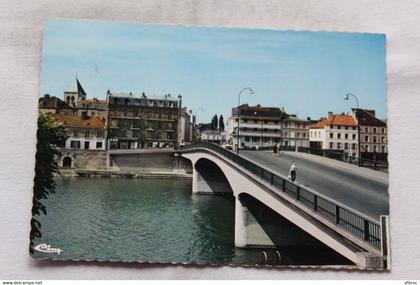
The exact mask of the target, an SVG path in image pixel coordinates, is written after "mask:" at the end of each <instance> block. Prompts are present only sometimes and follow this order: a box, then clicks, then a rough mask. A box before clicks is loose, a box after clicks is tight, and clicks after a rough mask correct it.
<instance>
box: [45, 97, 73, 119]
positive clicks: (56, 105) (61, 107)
mask: <svg viewBox="0 0 420 285" xmlns="http://www.w3.org/2000/svg"><path fill="white" fill-rule="evenodd" d="M38 110H39V112H42V113H47V114H66V115H74V114H75V113H76V109H75V108H73V107H71V106H70V105H69V104H67V103H66V102H64V101H63V100H61V99H59V98H57V97H55V96H50V95H49V94H45V95H44V96H43V97H41V98H39V100H38Z"/></svg>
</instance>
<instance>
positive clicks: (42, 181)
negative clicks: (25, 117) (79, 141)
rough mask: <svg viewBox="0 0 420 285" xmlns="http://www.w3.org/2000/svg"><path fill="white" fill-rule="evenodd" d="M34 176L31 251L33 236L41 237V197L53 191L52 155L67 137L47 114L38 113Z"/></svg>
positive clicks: (54, 163)
mask: <svg viewBox="0 0 420 285" xmlns="http://www.w3.org/2000/svg"><path fill="white" fill-rule="evenodd" d="M36 137H37V143H36V155H35V177H34V189H33V190H34V196H33V198H32V219H31V233H30V247H29V251H30V252H31V253H32V252H33V240H34V238H40V237H41V223H40V222H39V221H38V220H37V219H36V216H39V215H40V214H41V213H43V214H44V215H46V214H47V209H46V207H45V205H44V204H42V200H43V199H48V196H49V195H50V194H51V193H54V192H55V182H54V179H53V178H54V173H56V172H57V170H58V166H57V163H56V162H55V160H54V155H56V154H58V153H59V152H58V150H57V147H59V146H63V145H64V143H65V141H66V139H67V137H66V134H65V130H64V127H63V126H62V125H61V124H59V123H57V122H56V121H55V120H54V119H53V118H51V117H50V116H48V115H47V114H44V113H40V114H39V117H38V130H37V133H36Z"/></svg>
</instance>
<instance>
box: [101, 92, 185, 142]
mask: <svg viewBox="0 0 420 285" xmlns="http://www.w3.org/2000/svg"><path fill="white" fill-rule="evenodd" d="M181 104H182V97H181V96H180V95H179V96H177V97H171V96H170V95H169V94H168V95H165V96H146V95H145V94H144V93H143V94H142V95H139V96H136V95H133V94H132V93H111V92H110V91H108V92H107V118H106V129H107V138H108V148H109V149H138V148H150V147H165V148H167V147H170V148H173V147H177V146H178V134H177V133H178V129H179V126H178V124H179V117H180V113H181Z"/></svg>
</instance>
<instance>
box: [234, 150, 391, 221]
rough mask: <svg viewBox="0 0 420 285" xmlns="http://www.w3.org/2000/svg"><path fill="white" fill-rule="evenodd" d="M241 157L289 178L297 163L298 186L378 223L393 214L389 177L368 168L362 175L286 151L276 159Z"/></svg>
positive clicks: (261, 154) (249, 154)
mask: <svg viewBox="0 0 420 285" xmlns="http://www.w3.org/2000/svg"><path fill="white" fill-rule="evenodd" d="M241 156H243V157H245V158H248V159H250V160H252V161H254V162H255V163H257V164H259V165H261V166H263V167H265V168H267V169H269V170H271V171H272V172H274V173H278V174H280V175H283V176H287V175H288V172H289V167H290V164H291V163H292V161H295V162H296V165H297V167H298V169H297V179H296V182H297V183H298V184H303V185H306V186H308V187H310V188H312V189H314V190H316V191H317V192H319V193H321V194H324V195H325V196H328V197H330V198H331V199H334V200H336V201H338V202H340V203H342V204H345V205H348V206H349V207H351V208H353V209H355V210H357V211H359V212H361V213H363V214H365V215H367V216H369V217H371V218H374V219H376V220H377V219H379V215H388V213H389V202H388V201H389V196H388V181H387V179H386V178H387V174H383V173H380V174H378V175H374V174H373V173H372V175H368V174H366V173H367V172H366V171H365V170H366V169H363V170H364V172H362V171H359V170H358V169H357V170H355V169H352V168H351V167H350V168H349V167H348V166H347V165H345V163H343V162H336V161H332V160H331V159H324V158H313V155H309V154H304V153H295V152H282V154H281V155H280V157H273V155H272V152H266V151H241ZM337 163H339V164H338V165H337ZM340 164H342V167H340ZM352 167H356V166H352ZM369 171H373V170H369ZM369 171H368V172H369Z"/></svg>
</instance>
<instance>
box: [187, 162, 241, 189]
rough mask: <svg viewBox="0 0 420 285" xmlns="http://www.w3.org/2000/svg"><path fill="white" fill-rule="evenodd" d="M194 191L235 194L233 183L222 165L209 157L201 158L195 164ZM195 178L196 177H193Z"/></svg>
mask: <svg viewBox="0 0 420 285" xmlns="http://www.w3.org/2000/svg"><path fill="white" fill-rule="evenodd" d="M193 168H194V170H193V175H194V177H195V181H193V192H194V193H202V194H233V190H232V187H231V183H230V182H229V180H228V178H227V177H226V175H225V173H224V172H223V170H222V169H221V167H220V166H219V165H218V164H217V163H215V162H214V161H212V160H210V159H207V158H199V159H198V160H197V161H195V163H194V165H193ZM193 179H194V178H193Z"/></svg>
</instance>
